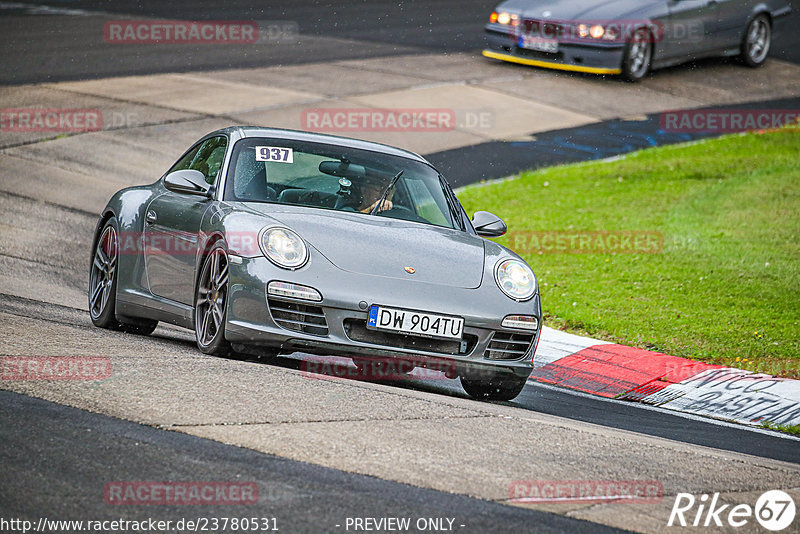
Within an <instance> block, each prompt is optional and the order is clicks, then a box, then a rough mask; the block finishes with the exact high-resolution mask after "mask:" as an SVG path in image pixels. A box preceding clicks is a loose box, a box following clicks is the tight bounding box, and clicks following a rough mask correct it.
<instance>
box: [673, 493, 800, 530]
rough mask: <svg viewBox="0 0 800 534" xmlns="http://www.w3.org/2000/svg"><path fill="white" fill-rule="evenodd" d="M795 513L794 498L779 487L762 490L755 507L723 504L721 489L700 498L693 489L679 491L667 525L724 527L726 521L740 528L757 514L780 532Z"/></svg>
mask: <svg viewBox="0 0 800 534" xmlns="http://www.w3.org/2000/svg"><path fill="white" fill-rule="evenodd" d="M795 513H796V509H795V503H794V500H793V499H792V497H791V496H790V495H789V494H788V493H786V492H783V491H780V490H772V491H767V492H766V493H763V494H762V495H761V496H760V497H759V498H758V500H757V501H756V504H755V507H751V506H750V505H749V504H737V505H735V506H731V505H730V504H720V503H719V493H714V494H713V495H711V496H709V495H707V494H705V493H704V494H703V495H701V496H700V498H696V497H695V496H694V495H692V494H690V493H678V495H676V496H675V503H674V504H673V505H672V512H671V513H670V514H669V521H668V522H667V526H670V527H672V526H681V527H722V526H726V523H727V526H731V527H734V528H737V527H743V526H745V525H747V524H748V523H749V522H750V521H751V520H752V519H753V517H755V519H756V521H758V523H759V524H760V525H761V526H762V527H764V528H765V529H767V530H771V531H774V532H777V531H780V530H784V529H785V528H787V527H789V525H791V524H792V522H793V521H794V517H795Z"/></svg>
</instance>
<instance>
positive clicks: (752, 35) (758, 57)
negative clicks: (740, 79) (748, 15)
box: [739, 15, 772, 68]
mask: <svg viewBox="0 0 800 534" xmlns="http://www.w3.org/2000/svg"><path fill="white" fill-rule="evenodd" d="M771 46H772V25H771V24H770V22H769V18H768V17H767V16H766V15H758V16H757V17H755V18H754V19H753V20H751V21H750V24H748V25H747V30H746V31H745V34H744V42H743V43H742V53H741V55H740V56H739V57H740V58H741V60H742V62H744V64H745V65H747V66H748V67H753V68H757V67H760V66H761V65H763V64H764V62H765V61H766V60H767V56H768V55H769V49H770V47H771Z"/></svg>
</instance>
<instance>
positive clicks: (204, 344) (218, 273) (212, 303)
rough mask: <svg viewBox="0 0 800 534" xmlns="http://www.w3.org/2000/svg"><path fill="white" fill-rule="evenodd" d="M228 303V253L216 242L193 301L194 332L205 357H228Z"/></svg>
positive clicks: (229, 350) (207, 257)
mask: <svg viewBox="0 0 800 534" xmlns="http://www.w3.org/2000/svg"><path fill="white" fill-rule="evenodd" d="M227 300H228V254H227V253H226V252H225V249H224V248H223V247H222V243H220V242H217V243H215V244H214V246H213V247H212V248H211V250H210V251H209V253H208V255H207V256H206V258H205V260H204V261H203V267H202V268H201V270H200V279H199V280H198V281H197V290H196V291H195V299H194V333H195V339H196V340H197V347H198V348H199V349H200V350H201V351H202V352H204V353H205V354H213V355H216V356H228V355H229V354H230V353H231V345H230V343H228V340H226V339H225V317H226V308H227V304H228V302H227Z"/></svg>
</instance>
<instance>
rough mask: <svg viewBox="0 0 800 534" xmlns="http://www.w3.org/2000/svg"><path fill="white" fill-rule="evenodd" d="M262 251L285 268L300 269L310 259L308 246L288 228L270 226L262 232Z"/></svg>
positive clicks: (276, 263) (270, 259)
mask: <svg viewBox="0 0 800 534" xmlns="http://www.w3.org/2000/svg"><path fill="white" fill-rule="evenodd" d="M259 244H260V245H261V252H263V253H264V256H266V257H267V258H268V259H269V261H271V262H272V263H274V264H275V265H277V266H278V267H283V268H284V269H299V268H300V267H302V266H303V265H305V263H306V262H307V261H308V247H306V244H305V242H304V241H303V240H302V239H301V238H300V236H299V235H297V234H296V233H294V232H292V231H291V230H289V229H288V228H270V229H268V230H266V231H265V232H263V233H262V234H261V239H260V240H259Z"/></svg>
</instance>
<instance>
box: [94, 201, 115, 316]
mask: <svg viewBox="0 0 800 534" xmlns="http://www.w3.org/2000/svg"><path fill="white" fill-rule="evenodd" d="M118 228H119V227H118V225H117V219H116V218H114V217H111V218H110V219H109V220H108V221H107V222H106V224H105V226H103V229H102V230H101V231H100V238H99V239H98V240H97V246H96V247H95V249H94V255H93V256H92V266H91V267H90V269H89V316H90V317H91V318H92V323H94V325H95V326H99V327H100V328H111V329H114V330H116V329H118V328H119V322H118V321H117V318H116V316H115V315H114V308H115V306H116V300H117V259H118V257H119V238H118V230H117V229H118Z"/></svg>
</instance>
